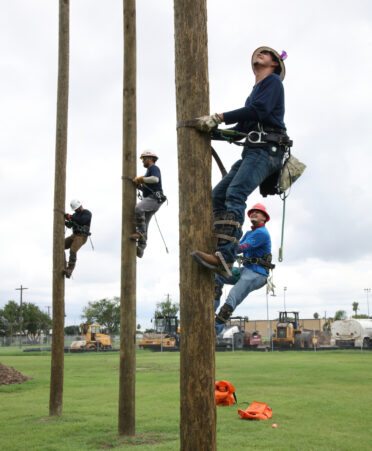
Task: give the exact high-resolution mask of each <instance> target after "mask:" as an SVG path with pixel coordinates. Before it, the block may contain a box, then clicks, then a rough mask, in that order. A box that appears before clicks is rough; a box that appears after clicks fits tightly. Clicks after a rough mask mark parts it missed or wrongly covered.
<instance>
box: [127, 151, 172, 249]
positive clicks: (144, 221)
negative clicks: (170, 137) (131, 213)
mask: <svg viewBox="0 0 372 451" xmlns="http://www.w3.org/2000/svg"><path fill="white" fill-rule="evenodd" d="M140 158H141V160H142V163H143V166H144V167H145V168H146V169H147V171H146V174H145V175H144V176H139V177H135V178H134V179H133V182H134V183H135V184H136V185H137V187H138V188H139V189H140V190H141V191H142V200H141V201H140V202H138V204H137V205H136V208H135V215H136V232H135V233H133V234H132V235H131V236H130V238H131V239H132V240H135V241H137V257H140V258H141V257H143V253H144V250H145V248H146V245H147V231H148V227H149V222H150V219H151V218H152V216H153V214H154V213H155V212H156V211H158V210H159V208H160V206H161V204H162V203H163V202H164V201H165V200H166V197H165V196H164V194H163V188H162V184H161V173H160V169H159V168H158V166H156V164H155V163H156V161H157V160H158V156H157V155H156V154H155V153H152V152H151V151H146V152H143V153H142V154H141V156H140Z"/></svg>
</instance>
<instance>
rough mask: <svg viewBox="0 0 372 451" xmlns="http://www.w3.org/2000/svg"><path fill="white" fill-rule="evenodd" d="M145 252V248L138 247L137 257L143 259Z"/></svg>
mask: <svg viewBox="0 0 372 451" xmlns="http://www.w3.org/2000/svg"><path fill="white" fill-rule="evenodd" d="M144 252H145V249H144V248H143V247H140V246H137V257H138V258H142V257H143V254H144Z"/></svg>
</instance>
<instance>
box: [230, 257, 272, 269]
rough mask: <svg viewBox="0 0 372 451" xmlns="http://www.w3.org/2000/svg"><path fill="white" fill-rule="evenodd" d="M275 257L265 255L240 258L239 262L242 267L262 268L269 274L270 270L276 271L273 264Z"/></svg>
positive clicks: (238, 258)
mask: <svg viewBox="0 0 372 451" xmlns="http://www.w3.org/2000/svg"><path fill="white" fill-rule="evenodd" d="M272 259H273V256H272V254H265V255H263V256H262V257H242V256H238V257H237V261H238V262H239V264H242V265H257V266H261V267H262V268H264V269H265V270H266V272H269V271H270V269H274V268H275V265H274V264H273V263H271V262H272Z"/></svg>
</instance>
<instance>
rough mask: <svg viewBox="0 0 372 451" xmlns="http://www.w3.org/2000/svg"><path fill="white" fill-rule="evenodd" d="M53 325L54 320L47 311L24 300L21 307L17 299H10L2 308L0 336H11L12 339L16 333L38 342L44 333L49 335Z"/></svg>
mask: <svg viewBox="0 0 372 451" xmlns="http://www.w3.org/2000/svg"><path fill="white" fill-rule="evenodd" d="M51 327H52V320H51V318H50V317H49V315H48V314H47V313H44V312H42V311H41V310H40V308H39V307H38V306H37V305H35V304H33V303H32V302H24V303H23V305H22V317H21V307H20V305H19V304H18V303H17V302H15V301H8V303H7V304H6V305H5V306H4V308H1V309H0V336H1V337H9V338H10V341H11V340H12V338H13V337H14V336H15V335H19V332H20V330H21V334H22V336H26V337H27V340H28V341H30V342H37V341H39V339H40V336H41V335H42V334H44V335H48V334H49V331H50V329H51Z"/></svg>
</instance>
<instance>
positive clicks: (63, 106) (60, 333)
mask: <svg viewBox="0 0 372 451" xmlns="http://www.w3.org/2000/svg"><path fill="white" fill-rule="evenodd" d="M69 20H70V2H69V0H59V47H58V93H57V130H56V155H55V176H54V223H53V336H52V363H51V376H50V398H49V415H62V398H63V364H64V321H65V281H64V276H63V275H62V271H63V269H64V265H65V256H64V252H65V246H64V236H65V223H64V216H63V212H64V211H65V200H66V160H67V119H68V87H69V34H70V30H69V26H70V25H69Z"/></svg>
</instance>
